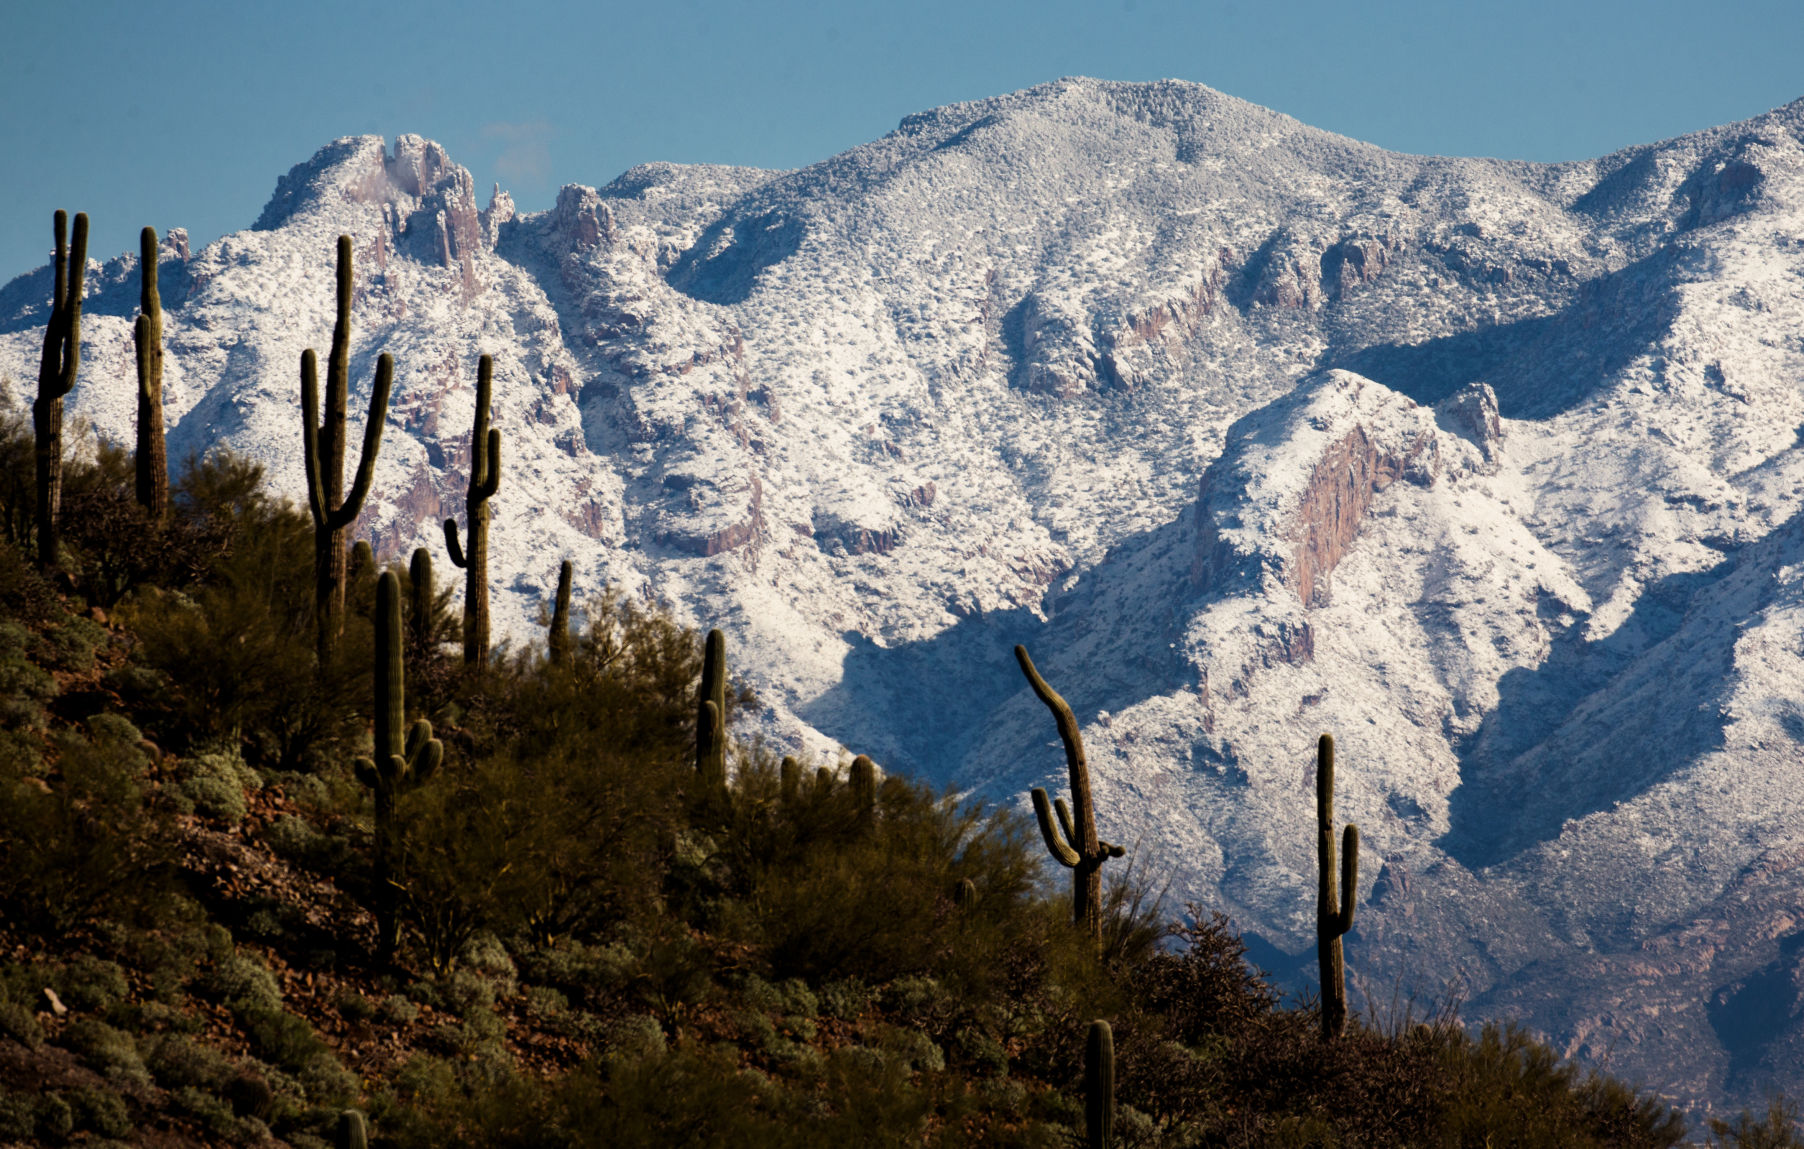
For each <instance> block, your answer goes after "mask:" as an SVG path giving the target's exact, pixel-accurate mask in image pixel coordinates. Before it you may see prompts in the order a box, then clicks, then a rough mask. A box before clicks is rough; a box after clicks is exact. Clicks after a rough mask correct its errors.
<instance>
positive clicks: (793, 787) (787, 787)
mask: <svg viewBox="0 0 1804 1149" xmlns="http://www.w3.org/2000/svg"><path fill="white" fill-rule="evenodd" d="M801 794H802V764H801V763H800V762H797V761H796V760H795V759H794V758H793V757H791V756H790V755H787V754H785V755H784V756H783V762H782V764H781V765H780V766H778V767H777V795H778V798H779V799H780V800H781V801H782V803H783V805H784V806H785V807H786V808H787V807H793V806H794V805H795V804H796V801H797V800H798V799H799V798H800V797H801Z"/></svg>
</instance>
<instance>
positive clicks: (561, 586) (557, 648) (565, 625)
mask: <svg viewBox="0 0 1804 1149" xmlns="http://www.w3.org/2000/svg"><path fill="white" fill-rule="evenodd" d="M571 574H572V568H571V565H570V560H569V559H565V560H564V562H563V565H561V566H559V567H558V569H557V598H556V599H555V600H554V603H553V606H552V609H551V633H550V634H549V635H548V636H547V637H546V640H545V646H546V650H547V653H548V654H549V655H550V656H551V665H553V666H566V665H568V664H569V662H570V578H571Z"/></svg>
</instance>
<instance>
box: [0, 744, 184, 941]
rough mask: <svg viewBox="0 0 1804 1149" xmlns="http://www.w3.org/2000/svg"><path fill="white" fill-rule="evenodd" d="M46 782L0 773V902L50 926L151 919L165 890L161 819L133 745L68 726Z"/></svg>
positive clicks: (58, 929) (33, 923)
mask: <svg viewBox="0 0 1804 1149" xmlns="http://www.w3.org/2000/svg"><path fill="white" fill-rule="evenodd" d="M54 746H55V749H56V754H57V758H58V762H57V766H58V772H59V775H60V777H59V778H58V779H57V780H56V781H55V782H53V783H50V784H45V783H44V782H42V781H41V780H38V779H34V778H29V777H19V776H17V775H13V776H0V909H4V910H5V911H7V913H8V915H9V916H11V917H13V918H14V919H15V920H19V921H22V922H23V923H25V924H27V925H28V926H30V927H32V928H35V929H39V930H43V931H44V932H46V933H50V934H58V933H62V932H64V931H66V930H68V929H69V928H70V927H72V926H74V925H77V924H79V923H82V922H89V921H93V920H95V919H97V918H102V917H108V916H118V917H120V918H122V919H129V920H139V921H143V920H148V919H154V918H155V917H156V916H157V915H158V913H159V911H160V910H161V909H163V908H166V899H167V896H168V894H169V885H168V882H167V873H168V871H167V868H166V864H165V863H166V859H167V856H168V834H167V827H166V824H165V822H164V820H163V819H162V817H161V816H160V815H159V814H158V813H157V811H156V810H155V809H154V808H153V807H152V806H151V805H150V803H149V802H148V801H147V790H146V787H145V783H144V780H143V778H142V777H141V767H142V755H141V754H140V752H139V751H138V750H137V749H136V748H135V747H122V746H120V745H119V744H117V743H115V742H110V741H109V742H104V743H98V742H92V741H89V740H87V739H85V738H79V737H76V736H74V735H72V734H64V735H61V736H59V737H58V738H57V739H56V740H55V743H54Z"/></svg>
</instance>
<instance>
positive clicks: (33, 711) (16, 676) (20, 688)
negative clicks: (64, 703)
mask: <svg viewBox="0 0 1804 1149" xmlns="http://www.w3.org/2000/svg"><path fill="white" fill-rule="evenodd" d="M31 643H32V636H31V632H30V631H28V630H26V629H25V627H24V626H22V625H20V624H19V623H17V622H13V621H11V620H9V619H5V618H0V725H4V726H7V727H10V728H13V729H25V730H37V729H41V728H42V727H43V725H44V723H45V720H46V718H47V715H46V714H45V712H44V704H45V703H46V702H48V701H50V700H51V699H52V698H55V697H56V694H57V687H56V680H55V679H54V678H52V677H51V676H50V673H49V672H48V671H46V670H45V669H44V668H43V667H41V666H39V665H38V664H37V663H36V662H35V661H34V660H33V659H32V658H31V657H30V648H31Z"/></svg>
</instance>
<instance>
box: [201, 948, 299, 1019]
mask: <svg viewBox="0 0 1804 1149" xmlns="http://www.w3.org/2000/svg"><path fill="white" fill-rule="evenodd" d="M201 987H202V989H204V990H205V991H206V992H207V993H208V995H209V996H211V997H213V998H214V999H215V1000H217V1001H219V1002H221V1003H223V1004H224V1005H225V1006H226V1008H227V1009H230V1010H231V1011H232V1012H233V1013H236V1014H240V1015H249V1014H262V1013H274V1012H279V1011H280V1010H281V1008H282V990H281V988H280V987H279V986H277V985H276V979H275V975H274V974H272V973H270V972H269V970H268V969H267V968H265V967H264V966H263V964H262V963H261V962H259V961H257V960H256V959H255V958H252V957H249V956H247V955H245V954H241V953H231V954H228V955H226V956H224V957H223V958H221V960H219V961H218V962H216V963H215V964H214V966H213V968H212V969H211V970H210V971H208V973H207V974H206V976H205V977H204V978H203V979H202V982H201Z"/></svg>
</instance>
